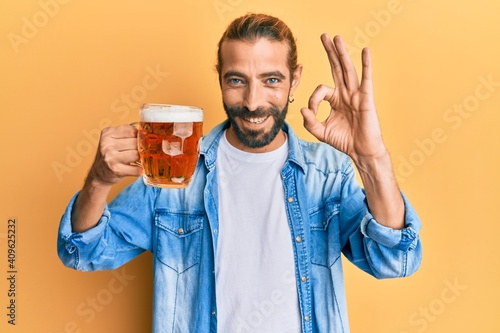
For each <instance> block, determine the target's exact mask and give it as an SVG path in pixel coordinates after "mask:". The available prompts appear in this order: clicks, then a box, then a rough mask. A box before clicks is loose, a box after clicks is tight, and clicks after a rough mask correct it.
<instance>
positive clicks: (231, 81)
mask: <svg viewBox="0 0 500 333" xmlns="http://www.w3.org/2000/svg"><path fill="white" fill-rule="evenodd" d="M228 81H229V83H230V84H240V83H241V80H240V79H237V78H232V79H229V80H228Z"/></svg>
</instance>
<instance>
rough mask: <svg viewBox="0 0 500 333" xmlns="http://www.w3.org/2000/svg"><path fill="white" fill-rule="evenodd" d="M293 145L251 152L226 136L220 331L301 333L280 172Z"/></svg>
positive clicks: (221, 156) (220, 170) (221, 160)
mask: <svg viewBox="0 0 500 333" xmlns="http://www.w3.org/2000/svg"><path fill="white" fill-rule="evenodd" d="M287 154H288V144H287V142H285V144H284V145H283V146H281V147H280V148H278V149H277V150H274V151H271V152H268V153H259V154H254V153H248V152H244V151H242V150H239V149H237V148H235V147H233V146H231V145H230V144H229V142H228V141H227V139H226V135H225V134H224V135H223V136H222V138H221V142H220V145H219V151H218V155H217V176H218V181H219V240H218V249H217V254H216V258H215V279H216V298H217V312H218V313H217V326H218V332H232V333H250V332H259V333H266V332H272V333H298V332H301V322H300V311H299V301H298V295H297V285H296V280H295V268H294V267H295V266H294V259H293V248H292V238H291V234H290V228H289V226H288V219H287V216H286V211H285V199H284V196H285V194H284V189H283V184H282V182H281V176H280V172H281V169H282V168H283V164H284V163H285V161H286V157H287Z"/></svg>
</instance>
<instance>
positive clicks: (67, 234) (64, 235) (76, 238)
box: [59, 192, 110, 253]
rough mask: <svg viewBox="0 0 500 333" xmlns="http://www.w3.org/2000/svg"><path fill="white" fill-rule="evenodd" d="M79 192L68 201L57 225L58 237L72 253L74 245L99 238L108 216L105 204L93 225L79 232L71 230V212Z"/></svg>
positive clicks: (85, 243) (87, 242)
mask: <svg viewBox="0 0 500 333" xmlns="http://www.w3.org/2000/svg"><path fill="white" fill-rule="evenodd" d="M79 193H80V192H78V193H76V194H75V195H74V196H73V198H72V199H71V201H70V202H69V204H68V206H67V208H66V211H65V212H64V214H63V216H62V218H61V223H60V227H59V237H60V239H62V240H63V241H64V243H65V247H66V250H67V251H68V252H69V253H73V252H74V251H75V250H76V247H79V246H83V245H87V244H90V243H92V242H95V241H96V240H98V239H99V238H101V236H102V235H103V233H104V230H105V229H106V226H107V224H108V221H109V217H110V212H109V209H108V206H107V205H106V206H105V208H104V212H103V214H102V216H101V218H100V219H99V222H98V223H97V225H96V226H95V227H93V228H90V229H89V230H86V231H84V232H81V233H79V232H73V231H72V226H71V213H72V211H73V206H74V204H75V201H76V198H77V197H78V195H79Z"/></svg>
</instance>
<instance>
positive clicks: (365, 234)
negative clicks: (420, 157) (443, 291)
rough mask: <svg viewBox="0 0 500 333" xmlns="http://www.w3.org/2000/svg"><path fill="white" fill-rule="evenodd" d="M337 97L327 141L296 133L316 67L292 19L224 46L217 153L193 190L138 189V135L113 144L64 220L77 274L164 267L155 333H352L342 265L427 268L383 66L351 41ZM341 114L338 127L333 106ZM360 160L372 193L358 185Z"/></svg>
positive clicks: (263, 25) (308, 119)
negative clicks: (298, 98) (386, 102)
mask: <svg viewBox="0 0 500 333" xmlns="http://www.w3.org/2000/svg"><path fill="white" fill-rule="evenodd" d="M321 40H322V43H323V45H324V47H325V50H326V53H327V55H328V59H329V61H330V65H331V72H332V76H333V79H334V82H335V88H331V87H328V86H325V85H320V86H318V88H317V89H316V90H315V91H314V92H313V94H312V96H311V98H310V100H309V105H308V107H306V108H302V110H301V113H302V115H303V117H304V126H305V128H306V129H307V130H308V131H310V132H311V133H312V134H313V135H314V136H315V137H316V138H317V139H318V140H319V141H322V142H323V143H311V142H305V141H303V140H300V139H299V138H297V136H296V135H295V134H294V132H293V130H292V129H291V128H290V127H289V126H288V125H287V124H286V123H285V121H284V119H285V115H286V112H287V109H288V104H289V102H292V101H293V93H294V92H295V90H296V89H297V87H298V85H299V82H300V77H301V72H302V66H301V65H299V64H297V50H296V45H295V40H294V37H293V35H292V33H291V31H290V30H289V29H288V27H287V26H286V25H285V24H284V23H283V22H282V21H280V20H279V19H277V18H274V17H271V16H267V15H261V14H249V15H246V16H243V17H241V18H238V19H236V20H235V21H233V22H232V23H231V24H230V26H229V27H228V29H227V30H226V32H225V33H224V35H223V36H222V38H221V40H220V42H219V45H218V62H217V66H216V68H217V70H218V74H219V82H220V87H221V91H222V100H223V105H224V108H225V110H226V113H227V117H228V120H227V121H225V122H224V123H222V124H221V125H219V126H217V127H216V128H214V129H213V130H212V131H211V132H210V133H209V134H208V135H207V136H206V137H205V138H204V139H203V146H202V149H201V157H200V160H199V163H198V166H197V171H196V174H195V176H194V179H193V181H192V183H191V185H190V186H189V187H188V188H186V189H182V190H178V189H176V190H166V189H161V190H160V189H156V188H150V187H147V186H145V185H144V184H143V182H142V180H140V179H139V180H137V181H136V182H134V183H133V184H131V185H130V186H129V187H128V188H126V189H125V190H123V191H122V192H121V193H120V194H119V195H118V196H117V197H116V198H115V199H114V200H113V202H112V203H110V205H109V207H108V206H107V205H106V198H107V195H108V193H109V190H110V188H111V187H112V186H113V185H114V184H116V183H118V182H119V181H120V180H122V179H123V178H124V177H126V176H139V175H140V174H141V172H142V170H141V169H140V168H139V167H137V166H134V165H133V162H135V161H137V160H138V158H139V155H138V152H137V148H136V147H137V141H136V136H137V131H136V129H134V128H133V127H132V126H129V125H123V126H118V127H112V128H108V129H105V130H103V132H102V135H101V140H100V143H99V148H98V151H97V155H96V159H95V162H94V164H93V166H92V168H91V170H90V171H89V175H88V177H87V179H86V181H85V184H84V186H83V188H82V190H81V191H80V192H79V193H78V194H77V195H75V197H74V198H73V199H72V201H71V202H70V204H69V206H68V208H67V210H66V212H65V214H64V216H63V217H62V221H61V226H60V231H59V241H58V250H59V255H60V257H61V259H62V261H63V262H64V263H65V264H66V265H67V266H69V267H73V268H75V269H78V270H82V271H91V270H100V269H113V268H116V267H119V266H120V265H123V264H125V263H126V262H128V261H129V260H131V259H133V258H134V257H136V256H137V255H139V254H140V253H142V252H143V251H144V250H148V251H151V252H152V253H153V255H154V288H155V293H154V304H153V312H154V313H153V330H154V332H216V331H218V332H328V333H331V332H348V331H349V327H348V318H347V311H346V301H345V290H344V283H343V273H342V265H341V260H340V254H341V252H342V253H344V255H345V256H346V257H347V258H348V259H349V260H350V261H351V262H353V263H354V264H355V265H356V266H358V267H359V268H361V269H362V270H364V271H366V272H368V273H369V274H372V275H373V276H375V277H377V278H390V277H402V276H407V275H409V274H411V273H413V272H414V271H416V270H417V269H418V267H419V265H420V260H421V246H420V241H419V237H418V232H419V230H420V226H421V224H420V221H419V219H418V217H417V216H416V213H415V212H414V210H413V209H412V207H411V206H410V204H409V203H408V201H407V200H406V198H405V197H404V196H403V195H402V194H401V192H400V190H399V188H398V186H397V184H396V181H395V177H394V174H393V172H392V167H391V161H390V157H389V154H388V153H387V150H386V148H385V146H384V143H383V141H382V137H381V132H380V127H379V123H378V120H377V115H376V110H375V104H374V98H373V90H372V77H371V60H370V53H369V51H368V50H367V49H365V50H363V53H362V64H363V69H362V75H361V81H360V82H359V81H358V77H357V74H356V71H355V69H354V67H353V65H352V62H351V60H350V58H349V56H348V53H347V51H346V49H345V46H344V43H343V42H342V40H341V38H340V37H335V38H334V39H333V40H332V39H330V38H329V37H328V36H327V35H323V36H322V37H321ZM322 101H327V102H328V103H330V106H331V112H330V115H329V116H328V118H327V119H326V120H325V121H324V122H319V121H318V120H317V119H316V117H315V114H316V111H317V109H318V105H319V103H320V102H322ZM351 160H352V161H353V163H354V165H355V166H356V168H357V170H358V171H359V174H360V177H361V180H362V182H363V187H364V189H361V187H360V186H359V185H358V184H357V183H356V181H355V172H354V168H353V166H352V164H351Z"/></svg>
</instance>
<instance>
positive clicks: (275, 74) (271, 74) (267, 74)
mask: <svg viewBox="0 0 500 333" xmlns="http://www.w3.org/2000/svg"><path fill="white" fill-rule="evenodd" d="M223 77H224V79H227V78H229V77H240V78H246V77H247V76H246V75H245V74H243V73H241V72H237V71H228V72H226V73H224V76H223ZM266 77H278V78H280V79H285V78H286V76H285V75H284V74H283V73H281V72H280V71H271V72H265V73H262V74H259V78H266Z"/></svg>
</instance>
